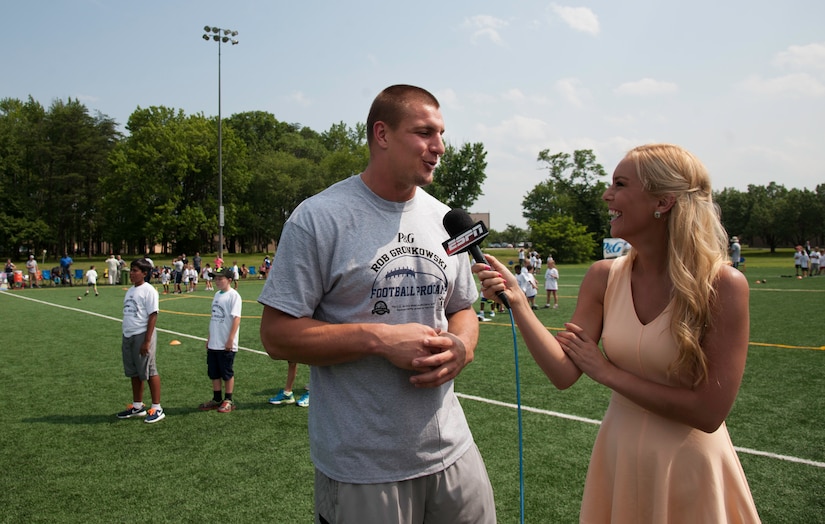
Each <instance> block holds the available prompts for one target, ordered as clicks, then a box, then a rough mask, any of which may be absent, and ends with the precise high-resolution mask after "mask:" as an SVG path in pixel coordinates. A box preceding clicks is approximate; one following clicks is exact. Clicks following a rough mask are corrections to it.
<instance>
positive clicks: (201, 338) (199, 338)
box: [4, 293, 267, 355]
mask: <svg viewBox="0 0 825 524" xmlns="http://www.w3.org/2000/svg"><path fill="white" fill-rule="evenodd" d="M4 296H10V297H14V298H20V299H23V300H30V301H32V302H37V303H38V304H43V305H46V306H52V307H56V308H60V309H68V310H69V311H77V312H78V313H85V314H87V315H92V316H95V317H100V318H105V319H106V320H114V321H115V322H120V323H121V324H122V323H123V319H120V318H115V317H110V316H108V315H101V314H100V313H95V312H93V311H86V310H85V309H78V308H76V307H69V306H63V305H60V304H52V303H51V302H45V301H43V300H37V299H36V298H32V297H27V296H24V295H23V294H22V293H21V294H17V293H8V294H7V295H4ZM155 331H160V332H161V333H169V334H170V335H175V336H177V337H184V338H191V339H192V340H201V341H203V342H206V338H205V337H198V336H195V335H189V334H186V333H180V332H178V331H172V330H170V329H163V328H156V329H155ZM238 349H239V350H243V351H249V352H250V353H257V354H258V355H266V354H267V353H266V351H260V350H258V349H252V348H247V347H243V346H238Z"/></svg>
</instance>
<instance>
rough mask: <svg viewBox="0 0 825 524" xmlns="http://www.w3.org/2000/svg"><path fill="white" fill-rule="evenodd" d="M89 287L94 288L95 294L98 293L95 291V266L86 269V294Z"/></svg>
mask: <svg viewBox="0 0 825 524" xmlns="http://www.w3.org/2000/svg"><path fill="white" fill-rule="evenodd" d="M89 288H94V290H95V296H98V295H100V293H98V292H97V271H95V267H94V266H92V267H90V268H89V271H86V295H87V296H88V295H89Z"/></svg>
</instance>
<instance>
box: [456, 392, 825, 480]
mask: <svg viewBox="0 0 825 524" xmlns="http://www.w3.org/2000/svg"><path fill="white" fill-rule="evenodd" d="M455 395H456V396H457V397H460V398H466V399H468V400H476V401H478V402H484V403H486V404H492V405H495V406H502V407H506V408H511V409H518V405H516V404H511V403H508V402H500V401H498V400H490V399H487V398H483V397H476V396H474V395H465V394H464V393H456V394H455ZM521 410H522V411H529V412H530V413H538V414H540V415H549V416H551V417H558V418H563V419H567V420H575V421H577V422H586V423H587V424H595V425H601V423H602V421H601V420H594V419H591V418H584V417H577V416H576V415H568V414H566V413H559V412H558V411H549V410H546V409H538V408H531V407H529V406H521ZM733 449H735V450H736V451H737V452H738V453H747V454H749V455H757V456H760V457H768V458H773V459H777V460H784V461H787V462H796V463H798V464H805V465H806V466H814V467H816V468H825V462H817V461H815V460H808V459H803V458H799V457H791V456H789V455H779V454H777V453H771V452H769V451H759V450H757V449H750V448H740V447H738V446H734V447H733Z"/></svg>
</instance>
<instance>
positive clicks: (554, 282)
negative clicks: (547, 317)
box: [544, 258, 559, 309]
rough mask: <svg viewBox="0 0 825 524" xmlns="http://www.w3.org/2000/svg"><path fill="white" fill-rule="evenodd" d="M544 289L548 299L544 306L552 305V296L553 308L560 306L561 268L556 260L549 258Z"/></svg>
mask: <svg viewBox="0 0 825 524" xmlns="http://www.w3.org/2000/svg"><path fill="white" fill-rule="evenodd" d="M544 290H545V291H547V301H546V303H545V304H544V307H546V308H548V307H550V296H551V295H552V296H553V309H558V308H559V293H558V291H559V270H558V269H556V261H555V260H553V259H552V258H548V259H547V271H545V272H544Z"/></svg>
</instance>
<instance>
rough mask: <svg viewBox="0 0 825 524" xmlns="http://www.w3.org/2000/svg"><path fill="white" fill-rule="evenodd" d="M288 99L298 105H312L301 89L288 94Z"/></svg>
mask: <svg viewBox="0 0 825 524" xmlns="http://www.w3.org/2000/svg"><path fill="white" fill-rule="evenodd" d="M289 99H290V100H292V101H293V102H295V103H296V104H298V105H300V106H304V107H308V106H311V105H312V101H311V100H310V99H309V98H308V97H307V96H306V95H305V94H304V93H303V92H302V91H294V92H293V93H292V94H291V95H289Z"/></svg>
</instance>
